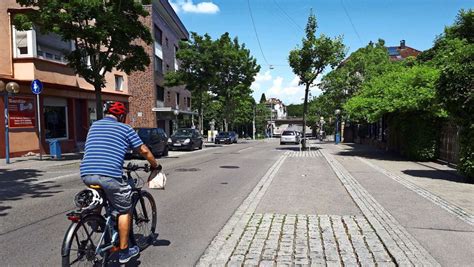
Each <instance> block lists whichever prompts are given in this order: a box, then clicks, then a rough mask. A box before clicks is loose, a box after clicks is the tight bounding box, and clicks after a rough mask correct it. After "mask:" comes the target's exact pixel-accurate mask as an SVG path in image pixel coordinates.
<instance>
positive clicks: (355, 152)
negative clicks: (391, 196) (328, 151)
mask: <svg viewBox="0 0 474 267" xmlns="http://www.w3.org/2000/svg"><path fill="white" fill-rule="evenodd" d="M345 145H347V146H349V147H350V148H349V149H346V150H343V151H341V152H338V153H337V154H338V155H340V156H357V157H362V158H367V159H377V160H383V161H393V162H413V163H416V164H418V165H420V166H423V167H425V168H430V170H426V169H425V168H423V169H406V170H403V171H402V172H403V173H405V174H406V175H409V176H414V177H420V178H427V179H439V180H446V181H451V182H457V183H469V182H468V180H467V178H465V177H463V176H462V175H460V174H459V173H457V172H456V171H455V170H449V169H437V168H434V167H433V166H430V165H428V164H424V163H422V162H416V161H410V160H409V159H407V158H404V157H403V156H401V155H400V154H398V153H396V152H393V151H385V150H380V149H377V148H374V147H370V146H368V145H359V144H345Z"/></svg>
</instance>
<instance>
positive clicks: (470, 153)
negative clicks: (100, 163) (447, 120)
mask: <svg viewBox="0 0 474 267" xmlns="http://www.w3.org/2000/svg"><path fill="white" fill-rule="evenodd" d="M460 145H461V150H460V152H459V153H460V155H459V164H458V170H459V172H461V173H462V174H463V175H465V176H466V177H467V178H468V180H470V182H474V124H471V125H467V126H465V127H462V129H461V133H460Z"/></svg>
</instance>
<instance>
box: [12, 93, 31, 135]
mask: <svg viewBox="0 0 474 267" xmlns="http://www.w3.org/2000/svg"><path fill="white" fill-rule="evenodd" d="M8 116H9V118H10V128H30V127H35V126H36V123H35V120H36V119H35V99H34V98H33V97H26V96H14V97H9V98H8Z"/></svg>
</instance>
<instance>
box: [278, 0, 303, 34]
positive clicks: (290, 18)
mask: <svg viewBox="0 0 474 267" xmlns="http://www.w3.org/2000/svg"><path fill="white" fill-rule="evenodd" d="M273 3H275V5H276V6H277V7H278V8H279V9H280V11H281V12H282V13H283V14H285V16H286V17H287V18H288V19H289V20H290V21H291V22H293V24H295V25H296V27H298V29H300V30H302V31H303V30H304V29H303V28H302V27H301V26H300V25H298V23H296V21H295V20H294V19H293V18H292V17H291V16H290V15H288V13H286V11H285V10H284V9H283V8H282V7H281V6H280V4H278V2H277V1H276V0H273Z"/></svg>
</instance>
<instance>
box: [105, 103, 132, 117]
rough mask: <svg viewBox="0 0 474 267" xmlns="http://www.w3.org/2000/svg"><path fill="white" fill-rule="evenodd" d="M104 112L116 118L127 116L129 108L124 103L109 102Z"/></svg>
mask: <svg viewBox="0 0 474 267" xmlns="http://www.w3.org/2000/svg"><path fill="white" fill-rule="evenodd" d="M104 112H105V113H108V114H112V115H115V116H120V115H125V114H127V108H126V107H125V105H124V104H123V103H122V102H117V101H107V102H105V107H104Z"/></svg>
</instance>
